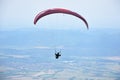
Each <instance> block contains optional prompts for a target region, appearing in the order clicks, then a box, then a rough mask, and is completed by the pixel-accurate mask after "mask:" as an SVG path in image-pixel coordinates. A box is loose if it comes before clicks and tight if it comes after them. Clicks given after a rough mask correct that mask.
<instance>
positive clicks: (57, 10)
mask: <svg viewBox="0 0 120 80" xmlns="http://www.w3.org/2000/svg"><path fill="white" fill-rule="evenodd" d="M55 13H63V14H69V15H72V16H75V17H77V18H79V19H80V20H82V21H83V22H84V23H85V25H86V27H87V29H89V26H88V23H87V21H86V19H85V18H84V17H83V16H81V15H80V14H78V13H76V12H74V11H71V10H68V9H64V8H53V9H47V10H44V11H41V12H39V13H38V14H37V15H36V16H35V18H34V24H36V23H37V22H38V20H39V19H41V18H43V17H45V16H47V15H50V14H55ZM60 53H61V51H59V52H56V51H55V58H56V59H58V58H59V57H60V56H61V54H60Z"/></svg>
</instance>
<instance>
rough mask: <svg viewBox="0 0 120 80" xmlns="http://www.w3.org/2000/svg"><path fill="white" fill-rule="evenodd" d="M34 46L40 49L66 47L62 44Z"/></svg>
mask: <svg viewBox="0 0 120 80" xmlns="http://www.w3.org/2000/svg"><path fill="white" fill-rule="evenodd" d="M34 48H38V49H64V48H65V47H64V46H62V45H60V46H54V47H53V46H35V47H34Z"/></svg>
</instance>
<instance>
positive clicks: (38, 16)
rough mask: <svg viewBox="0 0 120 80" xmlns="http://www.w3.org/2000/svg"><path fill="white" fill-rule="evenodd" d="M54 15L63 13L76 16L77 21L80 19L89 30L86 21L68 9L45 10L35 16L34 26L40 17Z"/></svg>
mask: <svg viewBox="0 0 120 80" xmlns="http://www.w3.org/2000/svg"><path fill="white" fill-rule="evenodd" d="M54 13H64V14H69V15H73V16H76V17H78V18H79V19H81V20H82V21H83V22H84V23H85V25H86V26H87V29H89V27H88V23H87V21H86V20H85V18H84V17H82V16H81V15H80V14H78V13H76V12H73V11H70V10H68V9H63V8H53V9H47V10H44V11H41V12H40V13H38V14H37V15H36V17H35V19H34V24H36V23H37V21H38V20H39V19H41V18H42V17H44V16H46V15H49V14H54Z"/></svg>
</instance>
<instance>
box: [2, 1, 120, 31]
mask: <svg viewBox="0 0 120 80" xmlns="http://www.w3.org/2000/svg"><path fill="white" fill-rule="evenodd" d="M55 7H60V8H67V9H70V10H73V11H75V12H77V13H79V14H81V15H82V16H84V17H85V18H86V20H87V21H88V23H89V26H90V27H91V28H98V27H100V28H111V27H113V28H118V27H119V26H120V22H119V21H120V1H119V0H50V1H48V0H0V29H8V28H13V29H14V28H19V27H34V24H33V20H34V17H35V15H36V14H38V13H39V12H40V11H42V10H45V9H49V8H55ZM63 18H64V19H63ZM55 23H56V24H57V25H60V26H62V28H69V27H66V26H73V25H74V26H76V25H77V26H85V25H84V23H83V22H82V21H80V20H79V19H77V18H75V17H73V16H69V15H51V16H47V17H45V18H43V19H41V21H39V22H38V24H37V26H44V27H45V28H48V27H50V26H53V27H51V28H56V27H55V26H56V24H55ZM71 23H72V24H71ZM76 28H78V27H76Z"/></svg>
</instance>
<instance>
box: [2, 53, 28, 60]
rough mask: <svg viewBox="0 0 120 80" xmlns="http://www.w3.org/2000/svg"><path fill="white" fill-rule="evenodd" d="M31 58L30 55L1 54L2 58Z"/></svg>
mask: <svg viewBox="0 0 120 80" xmlns="http://www.w3.org/2000/svg"><path fill="white" fill-rule="evenodd" d="M29 57H30V56H29V55H18V54H17V55H16V54H9V55H7V54H3V53H0V58H21V59H23V58H29Z"/></svg>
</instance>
